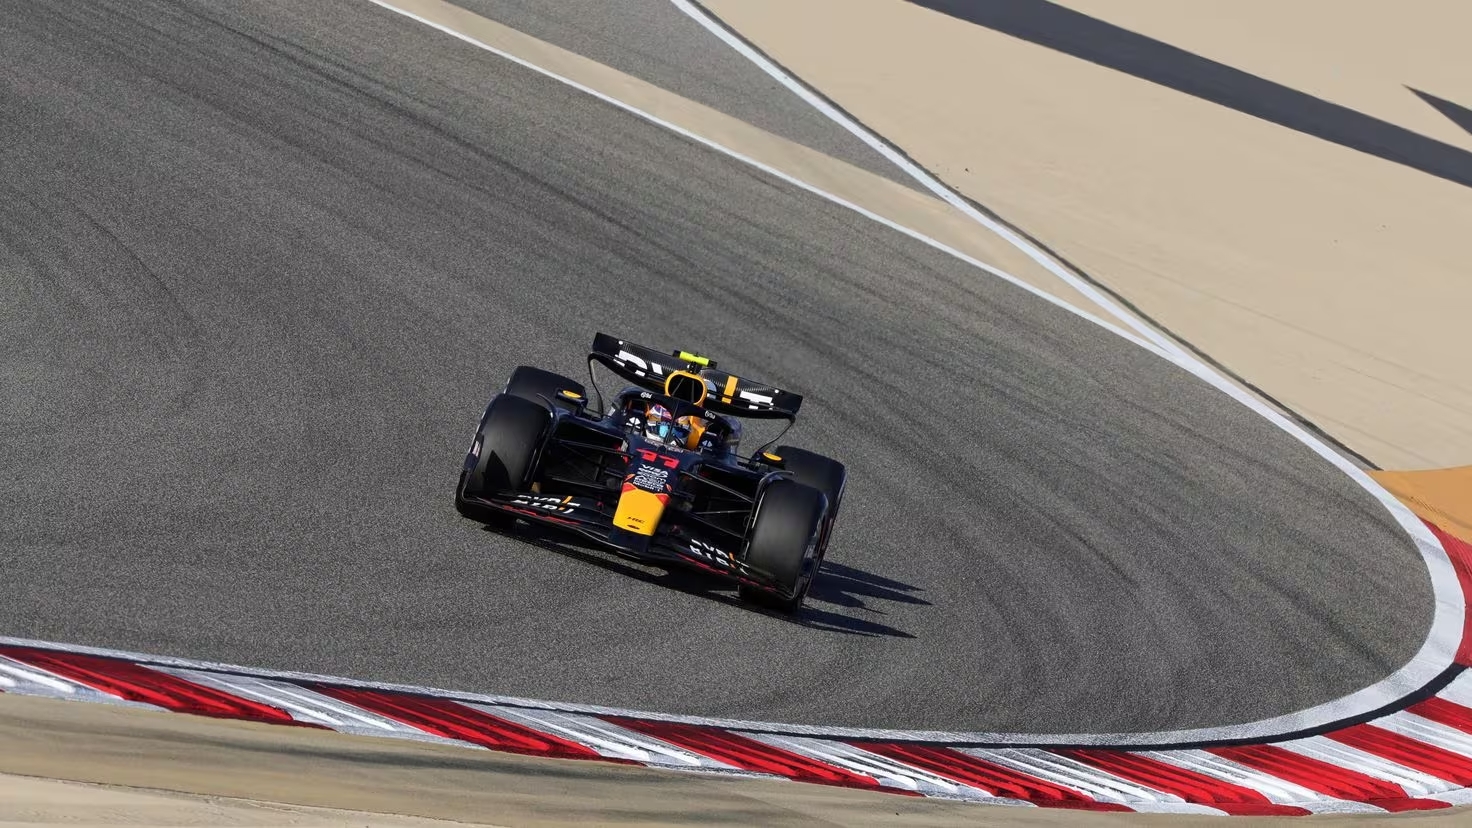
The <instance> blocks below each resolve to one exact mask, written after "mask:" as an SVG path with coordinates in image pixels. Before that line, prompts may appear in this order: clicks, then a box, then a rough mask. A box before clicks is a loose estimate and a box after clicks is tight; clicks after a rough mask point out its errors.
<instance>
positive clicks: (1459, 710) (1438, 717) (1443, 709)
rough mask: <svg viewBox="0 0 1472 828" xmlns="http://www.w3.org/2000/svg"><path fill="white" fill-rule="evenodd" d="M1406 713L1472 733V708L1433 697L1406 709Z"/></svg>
mask: <svg viewBox="0 0 1472 828" xmlns="http://www.w3.org/2000/svg"><path fill="white" fill-rule="evenodd" d="M1406 712H1407V713H1414V714H1416V715H1417V716H1420V717H1421V718H1423V719H1430V720H1431V721H1433V722H1436V723H1437V724H1444V725H1446V726H1447V727H1454V728H1456V729H1457V730H1460V731H1462V732H1463V733H1472V708H1467V707H1463V706H1462V705H1460V704H1457V703H1456V702H1453V701H1447V700H1446V699H1441V698H1437V697H1435V696H1433V697H1431V698H1429V699H1427V700H1425V701H1423V702H1417V703H1415V704H1413V705H1411V706H1410V707H1408V708H1406Z"/></svg>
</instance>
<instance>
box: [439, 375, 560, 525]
mask: <svg viewBox="0 0 1472 828" xmlns="http://www.w3.org/2000/svg"><path fill="white" fill-rule="evenodd" d="M551 423H552V412H551V411H550V410H549V409H548V408H547V406H545V405H543V404H541V403H537V402H532V401H531V400H527V399H524V398H522V397H515V396H511V395H509V394H499V395H497V396H496V397H495V398H494V399H492V400H491V404H490V405H489V406H487V408H486V413H485V416H484V417H482V418H481V424H480V428H479V429H477V431H476V434H475V442H474V443H472V444H471V449H470V457H469V458H467V460H466V467H465V469H464V470H462V471H461V472H460V482H459V484H458V485H457V486H456V487H455V510H456V511H458V512H459V513H460V514H461V515H462V516H464V517H467V518H469V519H471V520H475V521H479V522H481V523H487V524H491V525H493V526H509V525H510V524H511V523H512V522H513V521H514V520H515V518H514V517H513V516H511V515H510V514H508V513H506V512H503V511H501V510H499V509H494V508H491V507H489V506H485V505H483V504H481V503H478V502H476V501H475V498H486V497H489V496H490V495H493V494H504V493H507V492H520V491H525V490H526V487H527V486H528V484H529V482H530V480H531V478H532V477H533V471H534V468H533V467H534V464H535V462H536V457H537V452H538V451H539V450H540V449H541V446H542V442H543V439H544V438H545V436H546V434H547V429H548V427H549V426H550V425H551Z"/></svg>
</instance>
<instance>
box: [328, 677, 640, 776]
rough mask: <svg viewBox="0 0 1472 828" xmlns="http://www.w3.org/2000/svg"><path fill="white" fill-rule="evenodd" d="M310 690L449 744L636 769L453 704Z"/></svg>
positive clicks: (366, 692)
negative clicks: (478, 746) (439, 738)
mask: <svg viewBox="0 0 1472 828" xmlns="http://www.w3.org/2000/svg"><path fill="white" fill-rule="evenodd" d="M307 686H308V687H309V688H310V689H312V690H315V691H316V692H318V693H321V694H323V695H326V696H331V697H333V698H335V699H338V700H339V701H344V702H347V703H348V704H353V705H357V706H358V707H361V708H363V709H365V710H371V711H373V712H374V713H377V714H379V715H381V716H386V717H388V718H390V719H393V720H394V721H396V722H401V723H403V724H406V725H409V726H410V727H417V728H419V729H420V730H422V731H424V732H425V733H432V734H434V735H436V736H443V737H445V738H446V739H459V740H461V741H463V742H470V743H471V744H475V745H480V746H481V747H485V748H490V749H491V750H499V751H505V752H506V753H521V754H526V755H528V756H550V757H553V758H557V759H602V760H604V761H606V762H619V763H623V764H632V763H630V762H628V760H623V759H609V758H606V757H604V756H603V755H601V754H599V753H598V752H597V751H595V750H593V749H591V748H589V747H586V746H584V745H580V744H578V743H577V742H570V741H568V740H566V739H560V738H558V737H556V736H553V735H551V734H549V733H542V732H540V731H536V730H532V729H531V728H529V727H526V726H524V725H520V724H517V723H516V722H511V721H507V720H505V719H500V718H497V717H495V716H492V715H490V714H489V713H484V712H481V711H480V710H477V709H476V708H474V707H470V706H468V705H464V704H461V703H459V702H456V701H451V700H449V699H436V698H432V697H429V696H414V695H410V694H408V693H391V692H388V691H385V690H366V689H360V688H356V687H335V686H333V685H328V684H313V685H307Z"/></svg>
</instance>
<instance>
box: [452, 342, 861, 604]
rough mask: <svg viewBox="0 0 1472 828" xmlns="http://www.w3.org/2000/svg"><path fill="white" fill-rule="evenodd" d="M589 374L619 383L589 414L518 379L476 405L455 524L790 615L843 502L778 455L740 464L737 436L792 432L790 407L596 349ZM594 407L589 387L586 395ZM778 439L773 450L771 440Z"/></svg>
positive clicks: (576, 400) (821, 460) (687, 359)
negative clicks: (549, 531)
mask: <svg viewBox="0 0 1472 828" xmlns="http://www.w3.org/2000/svg"><path fill="white" fill-rule="evenodd" d="M594 363H597V364H600V365H602V366H604V367H605V368H607V369H609V370H611V371H612V372H613V373H615V374H617V375H618V376H620V377H622V378H623V379H625V380H627V381H628V382H631V383H633V384H634V385H633V386H632V387H629V388H626V389H624V390H623V391H622V392H620V393H619V394H618V396H616V397H614V398H613V400H612V401H611V403H610V405H608V407H607V408H606V409H605V408H604V406H603V398H602V394H601V393H598V401H597V404H596V406H590V404H589V399H588V396H587V391H586V390H585V389H584V387H583V385H582V384H581V383H579V382H577V381H575V380H571V379H568V378H567V377H563V376H559V375H557V374H554V373H551V372H549V371H543V370H541V369H539V368H531V367H527V366H522V367H520V368H517V369H516V370H515V371H513V372H512V374H511V379H510V381H508V382H507V383H506V387H505V389H504V390H503V391H502V392H501V393H499V394H497V395H495V396H494V397H492V398H491V401H490V404H489V405H487V406H486V410H485V414H484V415H483V416H482V417H481V418H480V425H479V426H478V427H477V428H476V431H475V439H474V440H473V441H472V442H471V445H470V451H469V452H468V453H467V454H466V456H465V467H464V469H463V470H462V471H461V473H460V482H459V484H458V485H457V486H456V488H455V508H456V509H457V510H458V511H459V512H460V514H461V515H463V516H465V517H467V518H470V519H472V520H475V521H479V522H481V523H485V524H488V525H490V526H492V527H497V528H508V527H509V526H510V525H511V524H512V523H514V522H515V521H516V520H525V521H529V522H531V523H536V524H541V525H547V526H553V527H558V528H562V529H566V530H569V531H573V532H577V533H579V534H581V535H582V536H584V537H586V538H589V539H592V540H593V541H596V542H597V543H599V544H601V545H603V546H605V547H607V548H608V549H610V550H611V551H613V552H616V553H618V554H621V555H624V556H627V557H629V558H633V559H637V560H640V561H645V562H655V563H674V564H683V565H688V566H692V567H695V568H696V569H699V570H702V571H704V572H708V573H712V574H715V575H719V576H721V577H723V578H727V579H730V580H734V581H735V582H736V584H737V592H738V594H739V595H740V596H741V598H742V600H744V601H747V602H748V603H752V604H757V605H759V606H763V607H767V608H770V609H775V610H778V611H781V612H785V613H789V614H790V613H795V612H797V611H798V609H799V608H800V607H801V606H802V602H803V598H804V597H805V596H806V595H807V592H808V588H809V587H810V586H811V585H812V583H813V579H814V578H815V577H816V576H817V574H818V569H819V567H820V566H821V564H822V561H823V555H824V553H825V551H826V550H827V547H828V540H829V538H830V537H831V536H832V534H833V522H834V519H835V518H836V517H837V515H838V507H839V504H840V502H841V501H842V500H843V487H844V482H845V479H846V471H845V469H844V466H843V464H842V463H840V462H838V461H836V460H832V459H829V458H827V457H823V456H821V455H819V454H815V453H813V452H810V451H804V450H803V449H799V448H792V447H790V446H778V447H777V448H776V449H774V450H770V451H769V450H767V448H768V447H769V446H770V445H771V442H776V439H774V440H772V441H771V442H769V443H768V444H767V445H765V446H763V447H762V448H761V449H760V450H758V451H754V452H752V454H751V455H750V456H747V457H743V456H741V454H740V451H739V449H740V441H741V431H742V426H741V421H740V419H738V418H745V419H765V420H786V421H787V425H786V427H784V428H783V429H782V433H783V434H785V433H786V432H787V429H788V428H791V426H792V424H793V422H795V421H796V419H797V410H798V408H799V406H801V405H802V397H801V396H800V395H798V394H794V393H792V392H790V391H782V390H779V389H777V388H773V387H771V386H768V385H763V384H761V383H757V382H753V381H751V380H747V379H743V378H741V377H738V376H736V375H735V374H729V373H726V372H724V371H720V370H717V369H716V363H715V361H713V360H711V359H707V358H706V357H702V356H697V355H695V354H691V353H687V352H684V351H675V352H674V353H673V354H671V355H666V354H663V353H660V352H658V351H655V350H654V349H651V348H646V347H644V346H642V345H635V344H633V343H630V342H625V341H623V340H620V339H616V338H614V337H612V336H609V335H607V334H602V333H600V334H598V335H597V336H596V337H594V339H593V350H592V351H591V352H590V353H589V354H588V375H589V378H590V379H592V378H593V366H594ZM593 388H594V391H595V392H598V388H597V384H596V382H594V383H593ZM781 436H782V435H781V434H779V435H778V436H777V439H780V438H781Z"/></svg>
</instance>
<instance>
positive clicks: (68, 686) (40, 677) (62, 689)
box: [0, 656, 81, 696]
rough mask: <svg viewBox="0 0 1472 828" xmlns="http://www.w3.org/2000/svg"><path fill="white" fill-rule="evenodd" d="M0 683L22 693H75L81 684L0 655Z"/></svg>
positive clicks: (69, 694) (67, 694)
mask: <svg viewBox="0 0 1472 828" xmlns="http://www.w3.org/2000/svg"><path fill="white" fill-rule="evenodd" d="M0 684H3V685H4V686H5V687H6V688H7V689H8V690H10V691H12V692H18V693H21V694H23V695H43V694H45V695H50V694H56V695H62V696H72V695H76V693H77V690H78V688H79V687H80V686H81V685H79V684H77V683H76V682H72V681H68V680H66V679H64V678H62V677H60V676H54V675H52V674H50V673H48V672H46V671H44V670H40V669H37V668H35V667H32V666H30V665H29V664H22V663H20V662H19V661H12V660H11V659H8V658H6V657H5V656H0Z"/></svg>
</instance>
